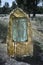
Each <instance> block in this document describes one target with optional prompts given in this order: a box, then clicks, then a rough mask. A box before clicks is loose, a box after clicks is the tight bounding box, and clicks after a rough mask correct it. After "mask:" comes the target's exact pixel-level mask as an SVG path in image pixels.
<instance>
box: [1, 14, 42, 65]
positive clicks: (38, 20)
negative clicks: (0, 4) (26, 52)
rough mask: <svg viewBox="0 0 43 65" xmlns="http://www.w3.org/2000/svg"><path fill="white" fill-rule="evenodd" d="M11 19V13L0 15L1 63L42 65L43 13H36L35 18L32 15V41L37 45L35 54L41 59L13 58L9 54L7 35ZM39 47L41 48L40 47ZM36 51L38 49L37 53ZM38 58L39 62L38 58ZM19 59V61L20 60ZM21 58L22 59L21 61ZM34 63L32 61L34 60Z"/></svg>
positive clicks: (8, 64)
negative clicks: (6, 42) (6, 41)
mask: <svg viewBox="0 0 43 65" xmlns="http://www.w3.org/2000/svg"><path fill="white" fill-rule="evenodd" d="M8 21H9V15H3V14H2V15H1V16H0V65H1V64H2V65H4V63H5V65H42V61H43V15H36V16H35V17H34V18H33V17H30V22H31V25H32V41H33V44H34V45H35V46H34V47H36V48H37V49H36V48H35V49H34V51H35V52H34V55H35V56H36V57H38V58H39V57H40V58H39V59H38V58H36V57H35V61H34V60H33V58H34V57H33V58H29V57H28V58H25V59H20V58H19V59H14V58H13V59H12V58H9V57H8V55H7V44H5V40H6V35H7V26H8ZM38 48H39V49H38ZM36 51H38V52H37V53H36ZM37 59H38V62H36V60H37ZM18 60H19V61H18ZM20 60H21V61H20ZM31 61H32V62H33V63H32V62H31Z"/></svg>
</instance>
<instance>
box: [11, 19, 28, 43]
mask: <svg viewBox="0 0 43 65" xmlns="http://www.w3.org/2000/svg"><path fill="white" fill-rule="evenodd" d="M12 40H13V41H16V42H25V41H27V19H26V18H24V19H23V18H17V19H15V20H13V25H12Z"/></svg>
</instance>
